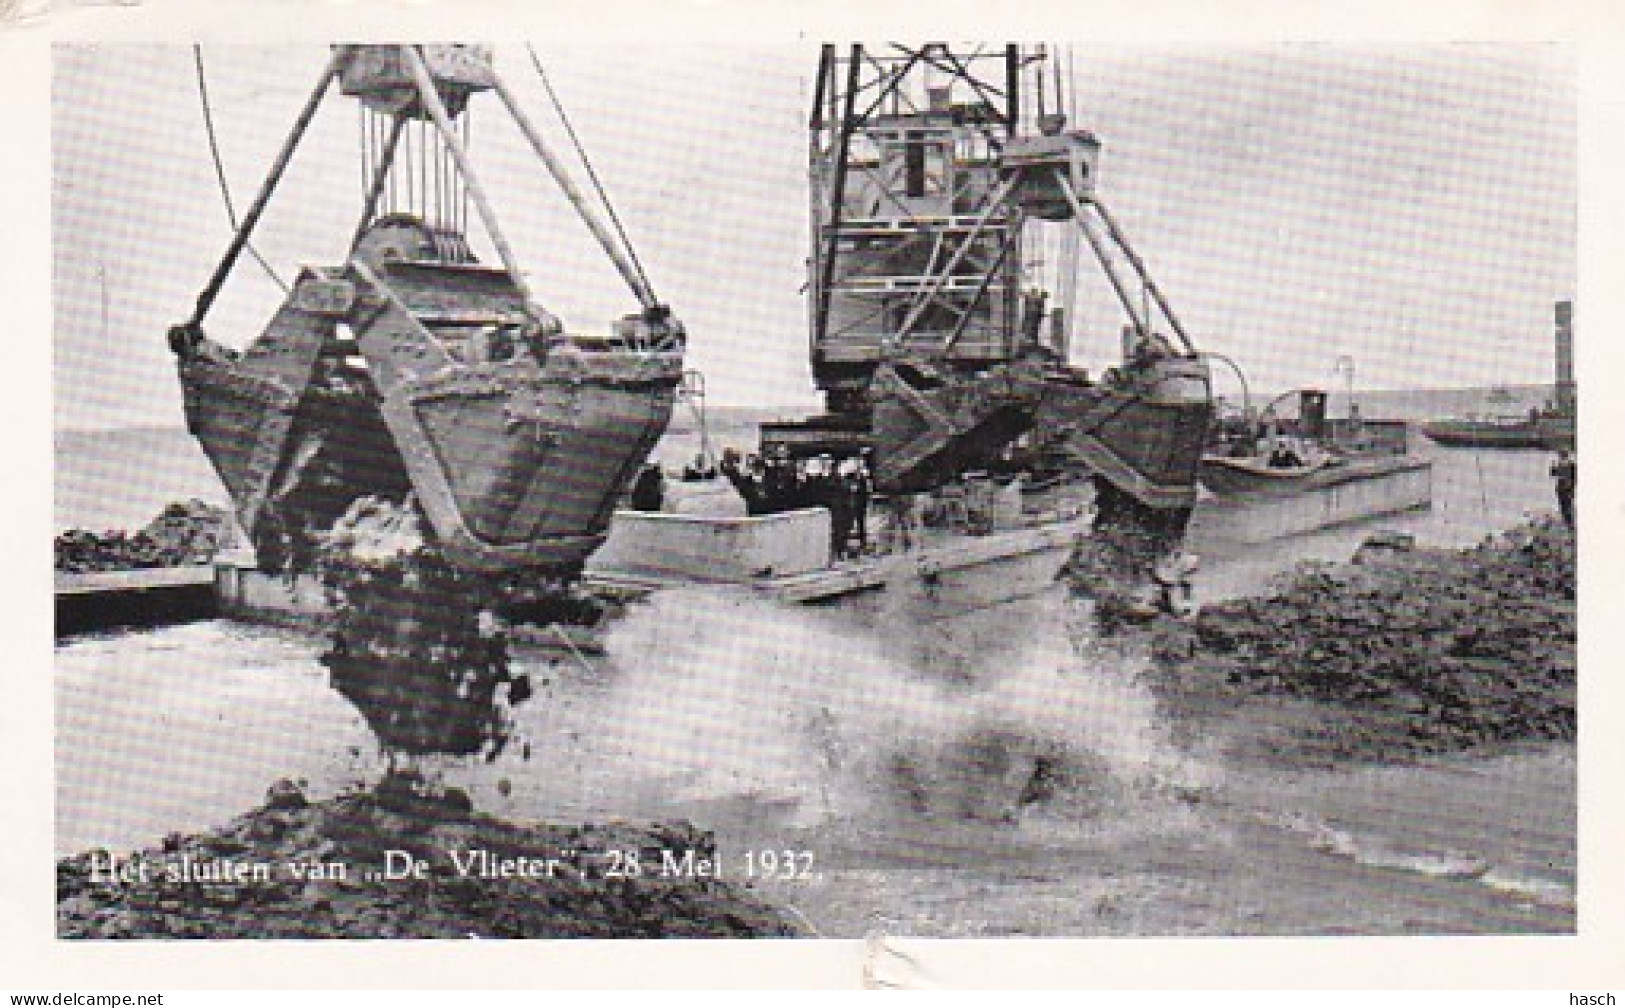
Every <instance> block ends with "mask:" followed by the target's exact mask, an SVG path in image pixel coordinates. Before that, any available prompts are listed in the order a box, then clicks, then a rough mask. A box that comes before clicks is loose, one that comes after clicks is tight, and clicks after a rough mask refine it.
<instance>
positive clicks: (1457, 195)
mask: <svg viewBox="0 0 1625 1008" xmlns="http://www.w3.org/2000/svg"><path fill="white" fill-rule="evenodd" d="M536 49H537V53H538V55H539V56H540V57H541V59H542V62H543V64H544V66H545V67H546V68H547V72H548V75H549V78H550V79H551V81H552V83H553V85H554V87H555V89H556V90H557V91H558V93H559V97H560V98H561V100H562V102H563V103H564V105H565V108H566V110H567V111H568V112H569V114H570V116H571V119H572V121H573V124H574V126H575V128H576V130H577V132H578V133H579V134H580V136H581V139H582V141H583V143H584V146H585V147H586V149H587V151H588V154H589V156H590V157H591V158H592V161H593V165H594V167H595V169H596V170H597V172H598V174H599V175H600V177H601V178H602V179H603V180H604V182H605V184H606V186H607V188H608V191H609V193H610V196H611V198H612V199H613V200H614V202H615V207H616V210H617V211H618V213H619V214H620V216H621V218H622V220H623V221H624V222H625V224H626V226H627V229H628V231H629V233H630V235H631V238H632V240H633V243H634V245H635V247H636V249H637V252H638V255H639V256H640V258H641V259H642V260H643V262H644V264H645V266H646V267H647V271H648V273H649V275H650V277H651V280H652V282H653V285H654V287H655V290H656V291H657V293H658V294H659V296H660V297H661V298H662V299H663V300H665V301H666V302H668V303H669V304H670V305H671V306H672V307H673V309H674V311H675V313H676V314H677V315H678V316H679V317H680V318H681V319H683V320H684V322H685V324H686V325H687V328H688V332H689V336H690V352H689V358H690V363H691V365H692V366H695V367H698V368H699V369H701V370H702V371H703V372H705V374H706V377H707V380H708V387H709V391H710V396H711V403H712V404H713V405H717V406H737V407H755V408H766V409H773V410H778V411H781V412H784V413H786V414H794V413H798V412H804V411H807V410H809V409H813V408H816V403H817V400H816V399H815V397H814V396H813V394H812V388H811V379H810V375H809V372H808V367H807V362H806V345H807V343H806V308H805V303H804V297H803V294H802V285H803V283H804V280H805V271H804V265H803V264H804V260H805V257H806V255H807V248H808V238H807V205H808V203H807V192H806V150H807V146H806V130H805V122H806V107H807V104H808V102H809V100H810V91H811V77H812V74H813V71H814V69H815V64H816V59H817V45H816V43H815V42H813V41H806V42H801V43H797V44H786V43H775V44H774V45H773V46H771V47H767V46H763V47H750V48H746V47H743V46H739V45H730V46H716V45H710V46H699V45H684V46H675V45H674V46H652V45H643V46H626V45H620V46H616V47H614V48H610V47H608V46H601V47H596V48H593V47H583V46H579V45H549V44H546V43H538V44H537V45H536ZM1056 51H1058V52H1059V53H1061V54H1062V55H1063V57H1064V61H1065V65H1066V66H1067V67H1069V68H1070V74H1069V76H1070V78H1071V81H1072V87H1073V89H1074V95H1073V99H1074V100H1073V104H1074V105H1075V107H1076V108H1077V109H1078V113H1079V114H1078V121H1077V122H1076V123H1074V125H1077V126H1081V127H1084V128H1087V129H1090V130H1091V131H1093V132H1094V133H1096V134H1097V136H1099V138H1100V139H1101V141H1102V143H1103V144H1104V154H1103V160H1102V163H1101V167H1100V176H1099V183H1098V185H1099V188H1098V194H1099V196H1100V198H1101V199H1102V200H1103V202H1105V204H1106V205H1107V206H1108V207H1109V208H1110V209H1111V211H1112V212H1113V214H1114V215H1115V216H1116V218H1117V219H1118V220H1119V222H1120V223H1121V224H1122V225H1123V227H1124V230H1125V231H1126V232H1127V234H1128V235H1129V237H1130V238H1131V239H1132V241H1133V243H1134V245H1135V247H1136V249H1137V250H1138V252H1139V253H1140V254H1141V256H1142V257H1143V258H1144V259H1145V260H1146V262H1147V264H1148V265H1149V267H1150V270H1151V272H1152V274H1153V275H1154V276H1155V278H1156V279H1157V282H1158V284H1159V286H1160V287H1161V288H1162V289H1163V291H1164V292H1165V293H1166V294H1167V296H1168V297H1169V299H1170V301H1171V302H1172V304H1173V306H1174V308H1175V310H1176V312H1177V313H1178V314H1179V316H1180V318H1181V320H1182V321H1183V323H1184V324H1185V328H1186V329H1187V331H1188V332H1189V333H1190V334H1191V336H1192V338H1193V340H1194V342H1195V343H1196V345H1197V346H1198V347H1199V348H1200V349H1203V350H1211V351H1215V352H1218V353H1222V354H1225V355H1227V356H1229V357H1230V358H1232V359H1234V360H1235V361H1237V362H1238V363H1239V364H1240V365H1241V367H1242V368H1243V370H1244V371H1245V372H1246V373H1247V376H1248V378H1249V380H1250V383H1251V385H1252V386H1253V388H1254V389H1276V390H1278V389H1286V388H1292V387H1297V386H1301V385H1333V387H1338V386H1339V385H1340V383H1341V381H1342V380H1343V379H1342V378H1340V377H1337V372H1336V371H1335V368H1336V362H1337V359H1338V358H1339V357H1341V356H1345V355H1346V356H1349V357H1352V358H1353V360H1354V362H1355V372H1356V377H1357V382H1358V384H1359V385H1361V386H1362V387H1366V388H1427V387H1462V386H1483V385H1494V384H1524V383H1538V382H1549V381H1551V379H1552V372H1553V350H1552V324H1551V312H1552V302H1554V301H1556V300H1559V299H1565V298H1570V297H1572V296H1573V295H1574V287H1575V274H1576V268H1577V264H1576V252H1575V228H1576V212H1575V201H1576V143H1577V122H1576V118H1577V116H1576V95H1575V88H1574V69H1575V67H1574V60H1573V53H1572V50H1570V49H1568V48H1566V47H1564V46H1560V45H1554V44H1535V43H1515V44H1514V43H1507V44H1404V45H1398V44H1385V45H1371V44H1367V45H1347V44H1344V45H1310V44H1272V45H1265V46H1258V45H1255V46H1251V47H1245V48H1225V47H1218V46H1205V47H1198V46H1184V47H1178V48H1167V47H1164V48H1123V47H1111V48H1108V47H1100V46H1087V45H1069V44H1066V43H1064V42H1063V43H1059V44H1056ZM326 58H327V52H326V50H325V49H324V48H323V47H321V46H312V45H300V46H279V47H255V46H245V45H231V44H219V45H205V46H204V47H203V59H204V66H205V73H206V80H207V84H208V89H209V95H210V100H211V104H212V108H213V111H214V116H215V123H216V128H217V132H218V138H219V143H220V148H221V156H222V160H223V163H224V166H225V169H226V173H227V178H228V183H229V185H230V188H231V191H232V196H233V199H234V201H235V203H236V205H237V207H238V209H239V211H240V210H241V209H242V208H243V207H244V206H246V205H247V203H248V202H249V201H250V199H251V198H252V195H253V192H254V191H255V189H256V188H257V187H258V185H259V182H260V180H261V178H262V177H263V174H264V172H265V170H266V169H267V167H268V166H269V164H270V163H271V160H272V158H273V157H274V154H275V152H276V150H277V148H278V147H279V146H280V144H281V142H282V138H283V136H284V135H285V134H286V131H287V129H288V127H289V125H290V124H291V122H292V120H293V118H294V115H295V113H296V112H297V110H298V108H299V107H300V105H301V104H302V103H303V102H304V99H305V97H306V95H307V94H308V92H309V90H310V88H311V86H312V85H313V84H314V82H315V80H316V79H317V77H318V75H319V73H320V70H321V68H322V66H323V64H324V62H325V60H326ZM497 66H498V70H499V72H500V73H502V75H503V77H504V79H505V80H507V81H508V83H509V84H510V86H511V87H512V88H513V89H514V90H515V91H516V92H517V93H518V95H519V98H520V101H521V104H523V105H524V106H525V108H526V109H527V111H528V112H529V113H530V115H531V117H532V118H533V119H534V120H536V121H537V122H538V124H539V125H541V126H542V128H543V132H544V133H546V134H547V135H548V137H549V141H550V143H551V144H552V145H553V146H554V149H555V150H556V151H558V152H560V153H561V154H564V155H568V154H569V153H570V148H569V144H568V141H567V139H565V136H564V134H563V131H562V130H561V129H560V128H559V126H558V122H557V119H556V117H555V116H554V114H553V112H552V110H551V107H550V105H549V103H548V100H547V97H546V93H545V91H544V90H543V88H542V86H541V83H540V79H539V78H538V76H537V74H536V72H535V70H534V69H533V68H532V67H531V65H530V61H529V57H528V55H527V53H526V51H525V48H524V46H523V45H522V44H508V45H498V47H497ZM52 85H53V86H52V144H53V154H52V158H53V160H52V183H53V184H52V207H51V210H52V219H53V238H54V260H53V267H54V278H53V300H54V309H55V337H54V344H53V346H54V362H53V379H54V404H55V409H54V416H55V422H56V425H57V426H58V427H59V428H64V429H69V428H71V429H87V428H104V427H116V426H127V425H137V424H178V423H180V422H181V399H180V391H179V387H178V384H177V382H176V380H175V377H174V371H173V363H172V360H171V357H170V354H169V351H168V349H167V346H166V344H165V338H164V334H165V331H166V330H167V328H168V326H169V325H171V324H173V323H174V322H177V321H181V320H183V319H184V318H185V317H186V316H187V315H188V313H189V311H190V308H191V305H192V302H193V300H194V299H195V297H196V294H197V292H198V290H199V289H200V288H201V287H202V285H203V283H204V281H205V280H206V279H207V277H208V275H209V273H210V272H211V270H212V269H213V266H214V263H215V262H216V261H217V260H218V257H219V256H220V254H221V253H222V252H223V251H224V249H225V246H226V244H227V242H228V241H229V238H230V229H229V227H228V224H227V219H226V214H225V210H224V208H223V203H222V200H221V196H220V193H219V189H218V183H217V182H216V180H215V177H214V168H213V165H212V162H211V161H210V156H209V150H208V144H207V138H206V134H205V131H204V127H203V118H202V114H201V111H200V102H199V95H198V85H197V78H196V69H195V66H194V63H193V55H192V50H191V48H190V47H189V46H181V45H153V44H127V43H116V44H115V43H104V44H96V45H85V44H70V45H60V46H58V47H57V49H56V50H55V58H54V61H53V79H52ZM473 114H474V117H475V118H474V126H473V129H474V141H473V147H474V151H473V156H474V160H475V164H476V167H477V170H478V171H479V174H480V177H481V181H482V182H483V183H484V184H485V187H486V188H487V189H488V190H489V191H490V193H491V195H492V201H493V203H494V204H495V210H496V214H497V216H498V218H499V220H500V221H501V223H502V226H503V228H504V229H505V231H506V232H507V235H508V238H509V240H510V242H511V243H512V245H513V246H514V249H515V252H516V255H517V258H518V259H519V261H520V263H521V264H522V267H523V269H524V270H525V273H526V276H527V279H528V280H529V283H530V286H531V288H532V291H533V293H534V295H535V297H536V299H537V300H538V301H540V302H541V303H542V304H543V305H544V306H546V307H547V308H548V309H549V310H550V311H552V312H553V313H554V314H556V315H558V316H560V317H561V318H562V319H563V320H564V321H565V323H566V324H567V326H568V327H569V328H570V329H572V330H576V331H582V332H592V331H594V330H602V329H603V328H605V327H606V326H607V325H608V324H609V322H610V320H611V319H613V318H615V317H617V316H619V315H621V314H623V313H625V312H628V311H631V310H633V309H634V308H635V307H636V303H635V301H634V299H633V297H632V295H631V294H630V292H629V291H627V289H626V288H625V286H624V285H623V284H622V283H621V282H620V279H619V277H618V275H617V274H616V272H615V271H614V269H613V268H612V267H611V265H610V263H609V261H608V260H607V259H606V257H605V256H604V255H603V254H602V252H601V251H600V250H599V249H598V247H597V246H596V244H594V243H593V241H592V239H591V237H590V235H589V233H588V231H587V229H586V228H585V227H584V226H583V225H582V224H581V223H580V221H579V220H577V219H576V218H575V216H574V213H573V211H572V210H571V209H570V208H569V206H568V204H567V203H566V201H565V199H564V197H563V196H562V195H561V194H560V193H559V191H558V189H557V188H556V187H555V186H554V185H553V183H552V182H551V180H550V179H548V177H547V176H546V173H545V171H544V170H543V169H542V167H541V165H540V164H539V162H538V161H537V160H536V158H535V157H534V155H532V154H531V152H530V151H529V149H528V147H527V146H526V145H525V144H524V142H523V140H522V139H521V137H520V134H519V133H518V131H517V129H515V128H514V127H513V126H512V124H511V123H510V122H508V121H507V119H506V115H505V113H504V112H503V110H502V109H501V107H500V103H499V102H498V101H497V99H496V98H495V97H494V96H492V95H484V96H480V97H477V98H476V99H475V105H474V112H473ZM359 144H360V140H359V130H358V115H357V112H356V107H355V103H354V101H353V100H352V99H348V98H344V97H343V96H341V95H339V94H338V93H337V91H336V89H335V90H334V92H333V93H331V94H330V95H329V97H328V100H327V102H326V103H325V104H324V106H323V110H322V112H321V113H320V114H319V116H318V118H317V120H316V122H315V123H314V124H313V126H312V128H311V131H310V133H309V134H308V135H307V136H306V138H305V140H304V142H303V144H302V145H301V147H300V149H299V151H298V152H297V154H296V155H295V158H294V161H293V164H292V166H291V168H290V170H289V173H288V176H287V178H286V179H285V181H284V182H283V184H282V187H281V188H280V189H279V190H278V192H277V195H276V197H275V198H274V199H273V201H272V203H271V205H270V209H269V210H268V212H267V215H266V217H265V219H264V221H263V223H262V224H261V226H260V229H259V230H258V231H256V238H255V244H256V246H257V247H258V248H259V250H260V251H261V252H262V253H263V254H264V256H265V257H266V259H267V260H269V261H270V262H271V263H272V264H273V266H274V267H275V268H276V269H277V270H278V272H279V273H281V274H282V275H283V276H284V278H288V277H291V276H292V275H293V274H294V273H295V271H296V268H297V265H298V264H300V263H310V264H320V265H336V264H337V263H338V262H339V261H340V259H341V257H342V254H343V251H344V247H345V244H346V242H347V240H348V237H349V234H350V232H351V230H352V228H353V227H354V223H355V219H356V216H357V214H358V212H359V207H360V199H361V195H360V187H361V183H360V165H359V160H358V157H359ZM575 174H576V177H577V179H578V180H579V181H581V182H582V184H583V185H584V184H585V175H584V173H583V172H581V171H579V170H577V171H576V172H575ZM482 243H483V239H481V238H479V237H478V236H476V244H477V246H478V245H481V244H482ZM486 247H488V246H486ZM487 258H491V259H494V256H488V257H487ZM1083 268H1084V269H1085V271H1086V275H1085V276H1083V277H1082V278H1081V281H1082V282H1081V285H1080V286H1081V288H1082V289H1083V290H1084V291H1085V292H1086V294H1085V296H1084V297H1083V299H1082V300H1081V302H1080V306H1079V324H1080V326H1081V329H1080V331H1079V332H1078V333H1077V334H1076V335H1075V336H1074V347H1075V357H1076V359H1077V361H1078V362H1079V363H1083V364H1087V365H1091V366H1095V365H1097V364H1103V363H1109V359H1108V357H1107V355H1108V354H1109V353H1110V352H1111V350H1112V348H1113V347H1114V345H1115V343H1114V340H1115V336H1114V334H1115V332H1116V330H1117V328H1118V326H1119V325H1120V322H1121V317H1120V316H1119V315H1118V313H1117V312H1116V310H1115V308H1114V306H1113V303H1112V301H1111V296H1110V292H1109V288H1108V287H1107V286H1106V284H1105V282H1104V280H1103V279H1102V278H1101V277H1100V276H1099V275H1098V273H1097V272H1096V271H1094V269H1093V267H1092V264H1091V263H1090V262H1088V261H1087V260H1086V261H1085V262H1084V264H1083ZM281 298H282V294H281V292H280V291H279V290H278V289H277V288H276V287H275V286H274V285H273V283H272V282H271V281H270V280H269V279H268V278H267V277H266V276H265V275H264V274H263V272H262V271H261V270H260V269H259V267H257V266H256V265H255V264H254V263H253V262H252V261H251V260H249V259H248V258H247V257H244V258H243V260H242V261H241V262H240V263H239V264H238V267H237V269H236V271H235V272H234V273H233V276H232V279H231V280H230V281H229V282H228V283H227V285H226V289H225V293H224V294H223V296H222V298H221V300H220V302H219V304H218V306H217V307H216V309H215V310H214V312H213V313H211V315H210V317H209V319H208V320H207V322H206V329H207V331H208V332H209V334H210V335H211V336H212V337H213V338H215V339H217V340H219V341H220V342H222V343H225V344H227V345H230V346H238V347H241V346H245V345H247V344H248V343H249V342H250V341H251V340H252V339H253V338H254V337H255V336H257V335H258V333H259V332H260V331H261V329H262V328H263V326H264V324H265V322H266V321H267V320H268V319H269V318H270V316H271V314H272V313H273V312H274V311H275V309H276V306H277V305H278V303H279V302H280V300H281ZM104 309H105V311H104ZM104 315H105V317H104ZM1584 318H1585V316H1584V313H1583V310H1582V312H1581V313H1580V317H1579V319H1580V321H1579V325H1580V331H1581V333H1582V337H1581V338H1582V339H1583V333H1584ZM1215 383H1216V388H1217V391H1219V392H1221V393H1226V392H1229V391H1232V390H1233V389H1232V386H1233V382H1232V380H1231V379H1230V378H1229V376H1228V375H1227V373H1225V372H1223V371H1218V372H1216V374H1215ZM1334 383H1336V384H1334Z"/></svg>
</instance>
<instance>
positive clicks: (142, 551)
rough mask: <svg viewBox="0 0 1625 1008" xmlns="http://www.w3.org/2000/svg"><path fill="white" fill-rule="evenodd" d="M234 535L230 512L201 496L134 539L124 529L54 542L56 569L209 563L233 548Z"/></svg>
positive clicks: (74, 534) (68, 535)
mask: <svg viewBox="0 0 1625 1008" xmlns="http://www.w3.org/2000/svg"><path fill="white" fill-rule="evenodd" d="M234 535H235V533H234V532H233V526H232V519H231V515H230V514H228V513H227V512H226V510H225V509H224V508H218V507H215V506H214V505H212V504H206V503H204V502H203V501H200V500H197V499H195V498H194V499H192V500H189V501H177V502H176V503H174V504H170V505H169V506H168V507H166V508H164V509H163V510H162V511H161V512H159V513H158V514H157V515H156V516H155V517H154V518H153V519H152V521H150V522H148V523H147V524H146V526H145V527H144V528H142V529H141V530H140V531H139V532H136V533H134V534H133V535H132V534H130V533H128V532H124V531H120V530H110V531H106V532H87V531H85V530H83V529H70V530H69V531H67V532H63V533H62V534H61V535H58V536H57V537H56V541H55V543H54V548H55V568H56V569H57V570H59V571H66V572H69V573H75V574H81V573H86V572H90V571H119V570H144V569H149V568H154V567H184V566H187V565H189V564H206V563H209V562H210V561H212V560H213V559H214V558H215V555H216V554H217V553H219V552H220V551H221V550H222V549H225V548H227V547H228V546H230V545H232V540H233V538H234Z"/></svg>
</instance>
